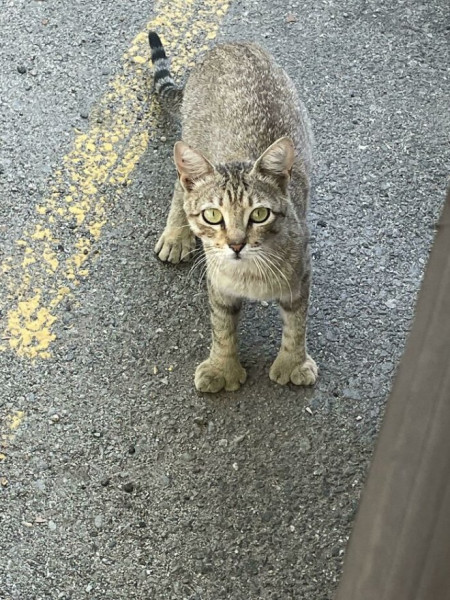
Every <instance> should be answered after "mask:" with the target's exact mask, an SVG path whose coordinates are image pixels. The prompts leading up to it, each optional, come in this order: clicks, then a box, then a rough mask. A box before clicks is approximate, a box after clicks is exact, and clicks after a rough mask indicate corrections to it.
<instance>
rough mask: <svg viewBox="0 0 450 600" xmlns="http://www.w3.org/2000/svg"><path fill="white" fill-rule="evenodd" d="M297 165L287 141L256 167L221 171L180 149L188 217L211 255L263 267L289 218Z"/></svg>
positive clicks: (187, 149)
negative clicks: (289, 190)
mask: <svg viewBox="0 0 450 600" xmlns="http://www.w3.org/2000/svg"><path fill="white" fill-rule="evenodd" d="M293 159H294V149H293V145H292V142H291V141H290V140H289V139H287V138H282V139H281V140H279V141H278V142H275V144H273V145H272V146H270V148H269V149H268V150H266V152H264V154H263V155H262V156H261V157H260V158H259V159H258V160H257V161H256V162H255V163H254V164H252V163H232V164H228V165H220V166H217V167H214V166H213V165H211V164H210V163H209V162H208V161H207V160H206V159H205V158H204V157H203V156H202V155H201V154H199V153H198V152H196V151H194V150H192V149H191V148H190V147H189V146H187V145H186V144H183V142H178V143H177V144H176V147H175V162H176V164H177V168H178V172H179V174H180V181H181V184H182V186H183V187H184V189H185V202H184V208H185V211H186V215H187V218H188V221H189V224H190V226H191V229H192V230H193V232H194V233H195V235H197V236H198V237H199V238H201V240H202V241H203V246H204V248H205V252H206V253H207V254H208V255H210V256H214V257H215V259H216V260H219V261H220V262H223V261H225V263H228V264H234V265H235V266H236V267H237V266H244V265H245V263H246V262H247V261H249V260H250V261H252V262H254V261H258V256H259V257H261V256H263V255H266V256H267V257H269V258H270V256H271V255H272V253H273V252H274V248H273V246H276V243H277V236H278V235H279V233H280V231H281V230H282V227H283V223H284V220H285V218H286V210H287V185H288V181H289V173H290V169H291V168H292V164H293Z"/></svg>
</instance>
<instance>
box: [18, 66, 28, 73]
mask: <svg viewBox="0 0 450 600" xmlns="http://www.w3.org/2000/svg"><path fill="white" fill-rule="evenodd" d="M17 70H18V71H19V73H20V74H21V75H23V74H24V73H26V72H27V68H26V67H25V65H18V67H17Z"/></svg>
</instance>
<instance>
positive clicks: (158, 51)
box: [148, 31, 183, 112]
mask: <svg viewBox="0 0 450 600" xmlns="http://www.w3.org/2000/svg"><path fill="white" fill-rule="evenodd" d="M148 41H149V44H150V49H151V51H152V63H153V66H154V69H155V75H154V81H155V89H156V92H157V94H158V95H159V97H160V98H161V100H162V103H163V104H164V105H165V106H166V108H168V110H169V111H170V112H179V108H180V105H181V101H182V99H183V89H182V88H179V87H178V86H177V85H176V83H175V81H174V80H173V77H172V75H171V74H170V64H169V59H168V58H167V56H166V53H165V51H164V46H163V45H162V42H161V40H160V38H159V35H158V34H157V33H155V32H154V31H150V32H149V34H148Z"/></svg>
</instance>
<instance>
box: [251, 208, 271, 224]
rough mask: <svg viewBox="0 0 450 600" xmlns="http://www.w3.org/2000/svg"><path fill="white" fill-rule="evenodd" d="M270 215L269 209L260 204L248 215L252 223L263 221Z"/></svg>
mask: <svg viewBox="0 0 450 600" xmlns="http://www.w3.org/2000/svg"><path fill="white" fill-rule="evenodd" d="M269 215H270V210H269V209H268V208H266V207H265V206H260V207H259V208H255V210H253V211H252V213H251V215H250V221H253V223H263V222H264V221H267V219H268V218H269Z"/></svg>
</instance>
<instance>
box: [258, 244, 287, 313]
mask: <svg viewBox="0 0 450 600" xmlns="http://www.w3.org/2000/svg"><path fill="white" fill-rule="evenodd" d="M263 254H264V251H263ZM265 258H266V260H267V261H268V262H269V263H270V264H271V265H272V267H273V268H274V269H276V270H277V271H278V273H279V274H280V275H281V277H282V278H283V279H284V281H285V282H286V285H287V286H288V289H289V293H290V295H291V304H292V303H293V294H292V288H291V284H290V283H289V279H288V278H287V277H286V275H285V274H284V273H283V271H282V270H281V269H280V268H279V267H278V266H277V265H276V264H275V263H274V262H273V261H272V260H270V258H269V255H266V256H265ZM272 258H273V257H272ZM280 291H281V290H280Z"/></svg>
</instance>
